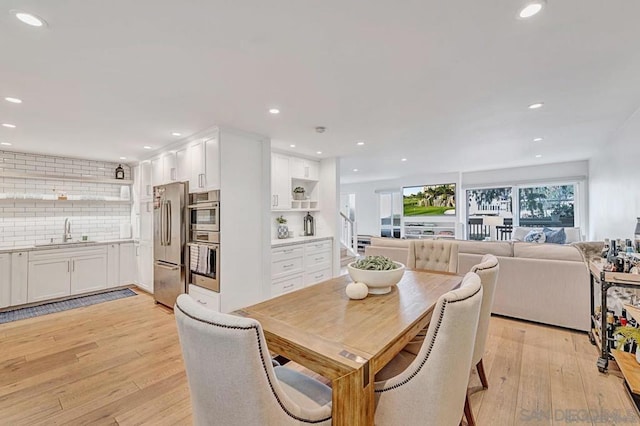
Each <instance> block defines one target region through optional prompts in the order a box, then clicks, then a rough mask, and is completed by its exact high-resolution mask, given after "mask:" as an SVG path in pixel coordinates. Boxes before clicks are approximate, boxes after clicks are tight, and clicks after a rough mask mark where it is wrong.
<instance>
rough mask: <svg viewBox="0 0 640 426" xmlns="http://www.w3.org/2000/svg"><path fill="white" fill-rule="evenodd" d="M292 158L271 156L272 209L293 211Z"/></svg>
mask: <svg viewBox="0 0 640 426" xmlns="http://www.w3.org/2000/svg"><path fill="white" fill-rule="evenodd" d="M290 159H291V158H290V157H287V156H286V155H282V154H277V153H272V154H271V209H272V210H288V209H291V177H290V174H289V166H290Z"/></svg>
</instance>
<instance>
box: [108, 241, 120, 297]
mask: <svg viewBox="0 0 640 426" xmlns="http://www.w3.org/2000/svg"><path fill="white" fill-rule="evenodd" d="M119 285H120V244H109V245H108V246H107V287H109V288H111V287H117V286H119Z"/></svg>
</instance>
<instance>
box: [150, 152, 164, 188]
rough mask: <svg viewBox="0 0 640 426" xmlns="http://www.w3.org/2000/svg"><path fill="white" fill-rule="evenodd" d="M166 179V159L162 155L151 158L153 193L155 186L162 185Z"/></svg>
mask: <svg viewBox="0 0 640 426" xmlns="http://www.w3.org/2000/svg"><path fill="white" fill-rule="evenodd" d="M163 181H164V161H163V160H162V157H157V158H154V159H153V160H151V184H152V188H151V189H152V191H151V194H152V195H153V186H156V185H162V183H163Z"/></svg>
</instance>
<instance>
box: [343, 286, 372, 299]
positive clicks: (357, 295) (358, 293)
mask: <svg viewBox="0 0 640 426" xmlns="http://www.w3.org/2000/svg"><path fill="white" fill-rule="evenodd" d="M346 290H347V296H349V299H355V300H360V299H364V298H365V297H367V294H369V287H367V285H366V284H365V283H359V282H356V283H351V284H347V289H346Z"/></svg>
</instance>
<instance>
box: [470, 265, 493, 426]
mask: <svg viewBox="0 0 640 426" xmlns="http://www.w3.org/2000/svg"><path fill="white" fill-rule="evenodd" d="M499 271H500V265H498V258H496V257H495V256H494V255H492V254H485V255H484V256H483V257H482V260H481V261H480V263H479V264H477V265H475V266H474V267H473V268H471V272H475V273H476V274H478V276H479V277H480V281H481V282H482V308H481V309H480V319H479V321H478V332H477V333H476V343H475V346H474V349H473V358H472V359H471V365H475V366H476V369H477V370H478V376H480V381H481V382H482V387H484V388H485V389H486V388H488V387H489V383H488V382H487V376H486V374H485V372H484V366H483V364H482V357H483V355H484V349H485V344H486V343H487V335H488V334H489V320H490V319H491V309H492V308H493V295H494V294H495V291H496V284H497V283H498V272H499ZM464 413H465V417H466V418H467V424H468V425H469V426H474V425H475V420H474V419H473V412H472V411H471V406H470V404H469V397H468V396H467V399H466V401H465V409H464Z"/></svg>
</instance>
